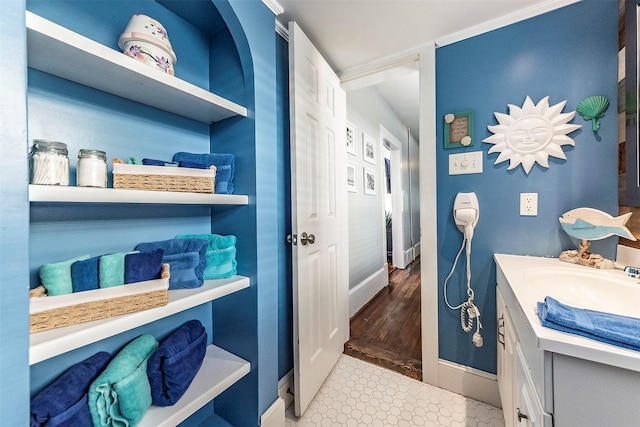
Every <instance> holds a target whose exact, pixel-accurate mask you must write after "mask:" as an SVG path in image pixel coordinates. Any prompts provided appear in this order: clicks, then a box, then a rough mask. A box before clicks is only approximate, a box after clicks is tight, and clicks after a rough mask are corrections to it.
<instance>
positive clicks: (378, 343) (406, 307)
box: [344, 258, 422, 380]
mask: <svg viewBox="0 0 640 427" xmlns="http://www.w3.org/2000/svg"><path fill="white" fill-rule="evenodd" d="M350 333H351V334H350V336H351V339H350V340H349V341H347V342H346V343H345V345H344V352H345V354H348V355H350V356H353V357H356V358H358V359H361V360H365V361H368V362H371V363H374V364H376V365H379V366H382V367H385V368H388V369H392V370H394V371H397V372H400V373H401V374H404V375H407V376H409V377H411V378H415V379H417V380H422V342H421V335H420V333H421V331H420V258H417V259H416V260H415V261H414V262H412V263H411V264H410V265H409V266H407V268H406V269H404V270H399V269H395V270H393V271H392V272H391V273H390V274H389V286H387V287H385V288H383V289H382V290H381V291H380V292H378V294H377V295H376V296H375V297H374V298H373V299H372V300H371V301H369V302H368V303H367V305H365V306H364V307H363V308H362V309H361V310H360V311H359V312H358V313H357V314H356V315H355V316H353V317H352V318H351V321H350Z"/></svg>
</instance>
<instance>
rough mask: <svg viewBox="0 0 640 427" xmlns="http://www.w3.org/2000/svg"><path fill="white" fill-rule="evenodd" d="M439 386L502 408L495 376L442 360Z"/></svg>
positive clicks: (439, 362)
mask: <svg viewBox="0 0 640 427" xmlns="http://www.w3.org/2000/svg"><path fill="white" fill-rule="evenodd" d="M438 385H439V386H440V387H442V388H444V389H446V390H449V391H452V392H454V393H458V394H461V395H463V396H466V397H470V398H472V399H475V400H479V401H480V402H484V403H488V404H489V405H493V406H495V407H498V408H500V407H501V403H500V393H499V391H498V381H497V377H496V375H494V374H490V373H488V372H484V371H481V370H479V369H475V368H471V367H469V366H464V365H460V364H458V363H453V362H449V361H447V360H442V359H440V360H438Z"/></svg>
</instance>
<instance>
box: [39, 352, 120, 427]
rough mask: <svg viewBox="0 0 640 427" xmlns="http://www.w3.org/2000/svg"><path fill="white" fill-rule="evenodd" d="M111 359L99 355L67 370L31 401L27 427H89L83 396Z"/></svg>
mask: <svg viewBox="0 0 640 427" xmlns="http://www.w3.org/2000/svg"><path fill="white" fill-rule="evenodd" d="M109 359H111V355H110V354H109V353H107V352H104V351H102V352H99V353H96V354H94V355H93V356H91V357H89V358H88V359H85V360H83V361H82V362H80V363H77V364H75V365H73V366H72V367H70V368H69V369H67V370H66V371H65V372H64V373H63V374H62V375H60V377H58V378H57V379H56V380H54V381H53V382H52V383H51V384H49V385H48V386H47V387H45V388H44V389H43V390H42V391H41V392H40V393H38V394H37V395H36V396H35V397H34V398H33V399H31V427H45V426H46V427H54V426H58V427H62V426H64V427H77V426H91V425H92V423H91V413H90V412H89V406H88V404H87V402H88V401H87V392H88V391H89V386H90V385H91V383H92V382H93V381H94V380H95V378H96V377H97V376H98V375H99V374H100V372H102V370H103V369H104V368H105V367H106V366H107V363H108V362H109Z"/></svg>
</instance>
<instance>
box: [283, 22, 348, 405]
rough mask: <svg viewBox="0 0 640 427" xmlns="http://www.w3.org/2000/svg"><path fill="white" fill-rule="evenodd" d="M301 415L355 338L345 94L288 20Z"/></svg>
mask: <svg viewBox="0 0 640 427" xmlns="http://www.w3.org/2000/svg"><path fill="white" fill-rule="evenodd" d="M289 64H290V65H289V79H290V100H291V101H290V102H291V198H292V200H291V209H292V223H293V224H292V233H293V234H294V236H297V242H296V241H294V246H293V306H294V307H293V343H294V356H293V359H294V363H293V367H294V382H295V387H294V388H295V412H296V415H298V416H301V415H302V413H303V412H304V411H305V410H306V409H307V406H309V403H310V402H311V400H312V399H313V397H314V396H315V395H316V393H317V392H318V390H319V389H320V386H322V383H323V382H324V380H325V379H326V378H327V376H328V375H329V373H330V372H331V369H332V368H333V366H334V365H335V363H336V362H337V360H338V357H340V354H341V353H342V351H343V348H344V343H345V341H346V340H347V339H348V331H349V327H348V326H349V310H348V287H349V285H348V256H349V252H348V239H347V190H346V146H345V144H346V141H345V138H346V131H345V125H346V96H345V92H344V90H343V89H342V88H341V87H340V80H339V79H338V77H337V76H336V74H335V73H334V72H333V70H332V69H331V67H330V66H329V64H327V62H326V61H325V60H324V58H323V57H322V56H321V55H320V53H319V52H318V51H317V49H316V48H315V47H314V46H313V44H312V43H311V42H310V41H309V39H308V38H307V37H306V36H305V34H304V33H303V32H302V30H301V29H300V27H298V25H297V24H296V23H295V22H290V23H289Z"/></svg>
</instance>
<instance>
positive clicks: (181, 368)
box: [147, 319, 207, 406]
mask: <svg viewBox="0 0 640 427" xmlns="http://www.w3.org/2000/svg"><path fill="white" fill-rule="evenodd" d="M206 351H207V332H206V331H205V329H204V327H203V326H202V323H200V321H198V320H195V319H194V320H190V321H188V322H186V323H185V324H183V325H182V326H180V327H179V328H178V329H177V330H176V331H174V332H173V333H172V334H171V335H169V336H168V337H167V338H166V339H165V340H164V341H162V343H161V344H160V346H158V349H157V350H156V351H155V352H154V353H153V354H152V355H151V357H150V358H149V363H148V364H147V374H148V375H149V384H150V385H151V397H152V399H153V404H154V405H156V406H171V405H173V404H174V403H176V402H177V401H178V400H180V398H181V397H182V395H183V394H184V393H185V392H186V391H187V388H189V385H190V384H191V382H192V381H193V378H195V376H196V374H197V373H198V370H199V369H200V367H201V366H202V361H203V360H204V355H205V353H206Z"/></svg>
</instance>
